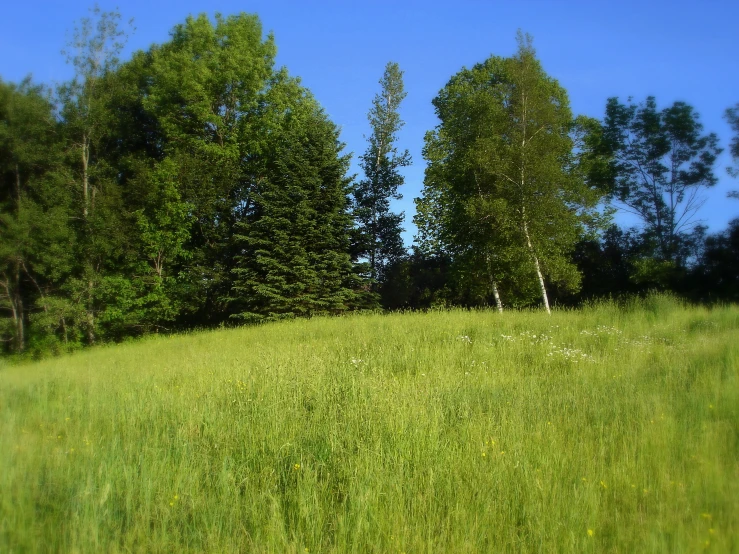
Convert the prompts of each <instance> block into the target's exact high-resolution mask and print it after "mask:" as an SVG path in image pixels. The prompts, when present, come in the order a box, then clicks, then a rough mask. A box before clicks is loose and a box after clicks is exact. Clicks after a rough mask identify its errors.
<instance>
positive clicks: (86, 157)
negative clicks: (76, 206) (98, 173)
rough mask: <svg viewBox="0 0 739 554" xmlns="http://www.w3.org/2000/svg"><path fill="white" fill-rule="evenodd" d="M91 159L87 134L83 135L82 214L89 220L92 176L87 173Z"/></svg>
mask: <svg viewBox="0 0 739 554" xmlns="http://www.w3.org/2000/svg"><path fill="white" fill-rule="evenodd" d="M89 161H90V144H89V140H88V139H87V134H86V133H85V134H83V135H82V215H83V216H84V218H85V220H87V212H88V209H89V204H90V178H89V176H88V174H87V164H88V162H89Z"/></svg>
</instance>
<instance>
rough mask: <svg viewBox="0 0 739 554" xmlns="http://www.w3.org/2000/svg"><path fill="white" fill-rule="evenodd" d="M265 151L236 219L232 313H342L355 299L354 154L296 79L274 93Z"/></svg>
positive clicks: (266, 117)
mask: <svg viewBox="0 0 739 554" xmlns="http://www.w3.org/2000/svg"><path fill="white" fill-rule="evenodd" d="M265 100H266V102H265V103H264V106H265V113H264V114H263V122H264V123H263V125H264V127H263V129H262V130H263V131H267V130H268V132H263V133H262V135H261V136H262V137H264V141H263V144H262V146H261V152H262V155H261V156H260V157H259V159H257V160H255V166H254V168H253V175H254V188H253V194H252V196H251V197H250V202H249V207H248V209H247V211H246V213H245V214H244V218H243V219H242V220H241V221H240V222H239V223H237V225H236V233H237V234H236V235H235V237H234V240H235V243H236V245H237V255H236V257H235V262H236V267H235V268H234V270H233V272H232V273H233V277H234V283H233V286H232V288H231V296H230V300H231V305H232V307H233V309H234V312H235V313H234V315H233V317H235V318H237V319H240V320H243V321H261V320H265V319H267V320H272V319H283V318H292V317H309V316H313V315H322V314H336V313H340V312H343V311H345V310H347V309H349V308H351V307H353V306H354V304H355V297H356V292H355V291H356V289H357V277H356V276H355V275H354V274H353V273H352V265H351V259H350V256H349V230H350V225H351V217H350V215H349V213H348V211H347V209H348V197H347V194H348V186H349V179H347V177H346V172H347V170H348V163H349V160H348V156H345V155H342V154H341V149H342V148H343V144H341V143H340V142H339V140H338V130H337V129H336V127H335V125H334V124H333V123H331V122H330V121H329V120H328V118H327V117H326V115H325V113H324V112H323V110H322V109H321V108H320V107H319V106H318V104H317V102H316V101H315V100H314V99H313V98H312V97H311V96H310V95H309V94H308V92H307V91H306V90H305V89H303V88H302V87H300V85H299V84H298V83H297V82H296V81H295V80H293V79H289V78H287V77H286V76H284V75H282V76H280V79H279V80H278V82H277V83H276V84H275V85H273V88H272V89H271V90H270V91H269V92H268V94H267V96H266V98H265Z"/></svg>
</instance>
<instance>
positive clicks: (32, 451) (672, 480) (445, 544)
mask: <svg viewBox="0 0 739 554" xmlns="http://www.w3.org/2000/svg"><path fill="white" fill-rule="evenodd" d="M738 367H739V308H736V307H731V308H718V309H714V310H710V311H708V310H705V309H697V308H685V307H681V306H679V305H677V304H676V303H675V302H673V301H670V300H668V299H664V298H660V297H657V298H652V299H650V300H649V301H647V302H646V303H645V304H644V305H643V306H641V307H633V308H631V309H627V310H619V309H617V308H616V307H615V306H613V305H602V306H600V307H597V308H592V309H587V310H584V311H580V312H556V313H554V314H553V315H552V316H551V317H546V316H545V315H543V314H542V313H507V314H503V315H499V314H497V313H493V312H465V311H452V312H440V313H430V314H407V315H391V316H381V315H372V316H356V317H347V318H337V319H316V320H311V321H295V322H288V323H280V324H270V325H265V326H261V327H253V328H243V329H237V330H224V331H218V332H210V333H201V334H192V335H186V336H178V337H174V338H151V339H149V340H145V341H143V342H139V343H134V344H126V345H122V346H115V347H106V348H97V349H93V350H89V351H86V352H82V353H79V354H76V355H73V356H70V357H65V358H59V359H54V360H49V361H45V362H42V363H37V364H33V365H23V366H13V367H9V366H6V367H3V368H1V369H0V551H2V552H27V551H41V552H44V551H61V552H76V551H79V552H103V551H106V552H236V551H241V552H294V553H303V552H378V553H385V552H409V553H410V552H521V551H524V552H526V551H529V552H556V551H561V552H624V553H631V552H666V553H667V552H669V553H676V552H697V551H702V550H704V549H706V550H707V551H709V552H732V551H733V552H737V551H739V375H738V373H739V370H738Z"/></svg>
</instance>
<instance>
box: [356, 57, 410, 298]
mask: <svg viewBox="0 0 739 554" xmlns="http://www.w3.org/2000/svg"><path fill="white" fill-rule="evenodd" d="M380 86H381V87H382V88H381V92H380V93H379V94H377V95H376V96H375V98H374V100H373V102H372V108H371V109H370V111H369V113H368V114H367V118H368V119H369V122H370V125H371V127H372V134H371V135H370V137H369V145H368V147H367V151H366V152H365V153H364V154H363V155H362V156H361V157H360V160H361V163H360V165H361V167H362V170H363V171H364V175H365V178H364V179H362V180H361V181H360V182H359V183H358V184H357V185H356V187H355V188H354V206H353V209H354V219H355V221H356V222H357V225H358V227H357V230H356V233H355V238H354V243H355V244H354V251H355V252H354V254H355V256H357V257H360V258H366V259H367V261H368V263H369V277H370V279H371V282H372V287H373V289H375V290H376V288H377V282H378V281H380V282H382V281H383V280H384V278H385V275H384V272H385V268H386V266H387V265H388V264H390V263H392V262H393V261H395V260H397V259H399V258H400V257H401V256H402V255H403V254H404V253H405V249H404V248H403V239H402V237H401V233H402V232H403V229H402V227H401V224H402V222H403V214H402V213H400V214H396V213H393V212H391V211H390V200H391V199H395V200H400V199H401V198H402V195H401V194H399V193H398V187H400V186H401V185H402V184H403V176H402V175H401V174H400V171H399V170H400V168H402V167H405V166H408V165H410V163H411V157H410V154H409V153H408V151H407V150H405V151H403V152H399V151H398V149H397V147H396V146H395V142H396V140H397V133H398V132H399V131H400V129H401V128H402V127H403V121H402V120H401V119H400V115H399V114H398V108H399V107H400V103H401V102H402V101H403V99H404V98H405V96H406V92H405V90H404V87H403V72H402V71H401V70H400V67H399V66H398V64H397V63H393V62H389V63H388V64H387V65H386V66H385V72H384V74H383V76H382V79H381V80H380Z"/></svg>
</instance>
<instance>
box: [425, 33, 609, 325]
mask: <svg viewBox="0 0 739 554" xmlns="http://www.w3.org/2000/svg"><path fill="white" fill-rule="evenodd" d="M518 43H519V49H518V52H517V54H516V55H515V56H513V57H511V58H499V57H491V58H489V59H488V60H486V61H485V62H483V63H481V64H477V65H476V66H474V67H473V68H472V69H464V70H462V71H461V72H459V73H458V74H457V75H455V76H454V77H453V78H452V80H451V81H449V83H448V84H447V85H446V87H445V88H444V89H442V91H441V92H440V93H439V95H438V96H437V98H436V99H434V106H435V107H436V112H437V115H438V116H439V118H440V119H441V123H440V125H439V126H438V127H437V129H436V130H435V131H434V132H433V133H430V134H428V135H427V138H426V150H425V156H426V158H427V160H428V161H429V167H428V169H427V173H426V179H425V181H424V197H423V198H422V199H421V200H420V201H419V203H418V207H419V217H418V218H417V220H416V221H417V223H418V224H419V227H420V228H421V229H422V233H427V234H430V235H431V236H435V237H437V239H438V238H439V237H440V238H442V239H443V240H442V242H444V241H446V242H447V243H449V244H451V245H452V247H453V252H452V254H453V256H454V257H455V258H456V260H461V259H466V260H467V264H468V265H469V266H470V267H471V268H477V271H478V272H479V271H480V270H483V271H484V272H486V273H487V280H488V282H489V286H490V289H491V291H492V294H493V296H494V297H495V300H496V304H497V305H498V308H499V309H501V308H502V301H501V298H500V294H499V293H500V290H499V289H500V283H504V286H505V287H507V288H508V289H509V290H511V291H513V290H515V289H517V288H518V289H519V291H518V294H521V293H522V292H523V293H524V294H525V291H526V290H529V291H530V288H531V278H533V280H534V283H535V286H536V287H537V288H538V290H539V294H540V297H541V299H542V302H543V305H544V307H545V309H546V310H547V311H549V310H550V307H549V299H548V295H547V288H546V280H548V279H549V280H552V281H556V282H558V283H561V284H562V285H564V286H565V287H570V288H577V286H578V283H579V274H578V273H577V271H576V268H575V267H574V265H573V264H572V263H571V261H570V253H571V252H572V250H573V248H574V246H575V244H576V242H577V240H578V238H579V236H580V235H581V234H582V232H583V229H584V227H583V226H584V223H585V222H586V221H587V219H588V217H587V216H589V215H590V214H589V212H590V211H592V210H593V209H594V206H595V204H596V202H597V199H598V197H599V194H598V191H597V190H592V189H591V188H589V187H588V186H587V183H586V181H585V180H584V179H583V178H582V175H581V173H582V172H580V171H577V168H576V165H577V164H576V156H575V154H574V152H573V146H574V144H573V140H572V138H571V136H570V133H571V131H572V130H573V128H574V122H573V118H572V114H571V111H570V108H569V102H568V98H567V93H566V92H565V90H564V89H563V88H562V87H561V86H560V85H559V84H558V83H557V81H556V80H554V79H552V78H551V77H549V76H548V75H546V73H545V72H544V71H543V69H542V68H541V64H540V63H539V61H538V60H537V59H536V55H535V52H534V49H533V47H532V44H531V38H530V37H529V36H528V35H526V36H524V35H522V34H520V33H519V36H518ZM431 222H432V223H431ZM429 223H431V226H430V227H429V226H428V224H429ZM424 227H426V228H424ZM429 229H430V231H429ZM521 289H522V290H521Z"/></svg>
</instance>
